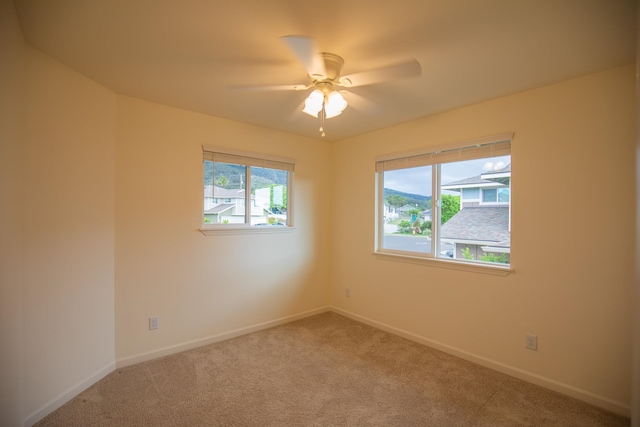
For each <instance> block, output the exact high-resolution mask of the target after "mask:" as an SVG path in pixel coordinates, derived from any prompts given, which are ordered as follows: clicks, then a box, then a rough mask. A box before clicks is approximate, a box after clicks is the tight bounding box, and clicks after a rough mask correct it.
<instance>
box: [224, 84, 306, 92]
mask: <svg viewBox="0 0 640 427" xmlns="http://www.w3.org/2000/svg"><path fill="white" fill-rule="evenodd" d="M310 87H311V85H255V86H244V85H229V86H227V88H228V89H230V90H235V91H271V90H307V89H309V88H310Z"/></svg>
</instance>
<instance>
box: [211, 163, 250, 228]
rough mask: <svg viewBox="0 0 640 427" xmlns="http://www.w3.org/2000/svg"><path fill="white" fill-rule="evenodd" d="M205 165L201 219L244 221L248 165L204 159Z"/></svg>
mask: <svg viewBox="0 0 640 427" xmlns="http://www.w3.org/2000/svg"><path fill="white" fill-rule="evenodd" d="M204 169H205V170H204V193H205V197H204V223H205V224H244V223H245V201H244V199H245V191H246V190H245V186H246V182H247V167H246V166H244V165H237V164H232V163H222V162H210V161H205V162H204ZM221 200H222V202H220V201H221Z"/></svg>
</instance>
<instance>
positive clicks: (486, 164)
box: [439, 156, 511, 264]
mask: <svg viewBox="0 0 640 427" xmlns="http://www.w3.org/2000/svg"><path fill="white" fill-rule="evenodd" d="M440 170H441V182H442V185H441V188H440V191H441V198H442V208H441V210H442V222H443V224H442V226H441V228H440V254H439V256H441V257H448V258H456V259H461V260H466V261H480V262H493V263H502V264H508V263H509V258H510V252H511V243H510V233H509V215H510V206H509V196H510V189H509V185H510V181H511V156H503V157H494V158H486V159H478V160H469V161H464V162H455V163H446V164H443V165H442V166H441V169H440ZM487 187H489V188H487ZM491 187H493V188H491ZM471 189H476V191H478V190H479V189H481V194H482V203H478V199H477V198H476V199H475V200H474V199H471V198H468V197H467V194H470V193H471ZM460 194H462V199H461V200H460V199H459V200H460V204H459V205H458V206H455V204H454V203H446V202H447V198H457V197H459V196H460ZM496 202H501V203H496ZM485 203H487V204H485Z"/></svg>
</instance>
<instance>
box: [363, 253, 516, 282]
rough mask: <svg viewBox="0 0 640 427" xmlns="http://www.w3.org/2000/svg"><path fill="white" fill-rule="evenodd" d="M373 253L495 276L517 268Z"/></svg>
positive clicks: (506, 274)
mask: <svg viewBox="0 0 640 427" xmlns="http://www.w3.org/2000/svg"><path fill="white" fill-rule="evenodd" d="M373 255H374V256H375V257H376V258H378V259H381V260H385V261H396V262H406V263H409V264H418V265H428V266H430V267H438V268H447V269H450V270H459V271H467V272H471V273H482V274H490V275H493V276H503V277H504V276H508V275H509V274H511V273H514V272H515V270H514V269H513V268H511V267H502V266H497V265H488V264H475V263H474V264H472V263H469V262H463V261H453V260H447V259H441V258H423V257H416V256H409V255H396V254H391V253H383V252H374V253H373Z"/></svg>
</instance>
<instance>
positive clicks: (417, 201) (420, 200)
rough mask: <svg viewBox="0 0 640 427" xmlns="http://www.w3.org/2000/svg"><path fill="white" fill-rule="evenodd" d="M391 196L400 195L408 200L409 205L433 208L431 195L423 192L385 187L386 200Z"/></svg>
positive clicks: (383, 195)
mask: <svg viewBox="0 0 640 427" xmlns="http://www.w3.org/2000/svg"><path fill="white" fill-rule="evenodd" d="M389 196H398V197H401V198H403V199H404V200H406V203H403V205H404V204H407V205H411V206H415V205H418V209H421V210H425V209H430V208H431V196H423V195H421V194H411V193H405V192H402V191H398V190H393V189H391V188H385V189H384V190H383V193H382V197H383V198H384V200H387V199H388V198H389Z"/></svg>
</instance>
